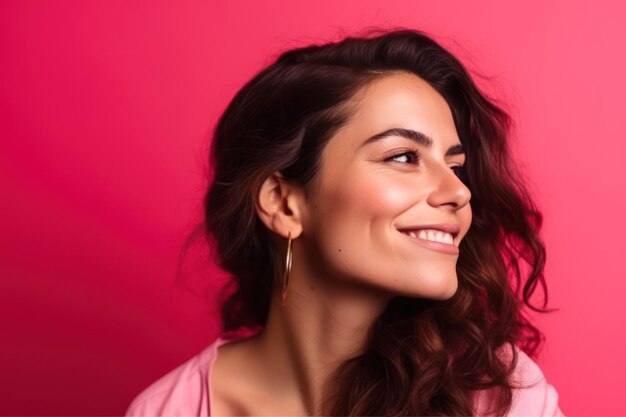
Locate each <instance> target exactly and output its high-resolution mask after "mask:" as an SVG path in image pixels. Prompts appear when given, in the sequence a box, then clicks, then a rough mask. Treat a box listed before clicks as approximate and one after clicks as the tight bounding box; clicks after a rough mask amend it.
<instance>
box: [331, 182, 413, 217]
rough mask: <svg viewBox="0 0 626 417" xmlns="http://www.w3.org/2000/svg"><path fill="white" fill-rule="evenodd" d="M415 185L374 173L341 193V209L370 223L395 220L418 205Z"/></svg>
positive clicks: (351, 184) (351, 183)
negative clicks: (349, 211) (378, 218)
mask: <svg viewBox="0 0 626 417" xmlns="http://www.w3.org/2000/svg"><path fill="white" fill-rule="evenodd" d="M415 191H416V189H415V188H414V184H413V185H411V184H410V183H409V182H407V181H400V180H398V179H392V178H389V176H384V175H380V176H376V175H372V174H371V173H367V174H363V175H360V176H356V177H355V178H353V180H352V181H350V184H349V186H346V187H343V190H342V192H340V193H339V198H338V205H339V206H343V207H346V208H347V209H350V210H351V211H354V210H356V212H357V213H361V214H362V215H363V216H365V217H368V218H370V219H372V218H375V217H379V216H380V217H385V218H387V219H389V218H390V217H395V216H397V215H399V214H400V213H402V212H403V211H405V210H407V209H409V208H410V207H411V206H413V205H415V203H416V201H417V200H416V197H417V195H416V192H415Z"/></svg>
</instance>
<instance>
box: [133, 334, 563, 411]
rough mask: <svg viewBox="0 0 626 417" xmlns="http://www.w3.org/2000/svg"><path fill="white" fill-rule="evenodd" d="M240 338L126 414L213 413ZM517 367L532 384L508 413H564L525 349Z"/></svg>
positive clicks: (153, 390)
mask: <svg viewBox="0 0 626 417" xmlns="http://www.w3.org/2000/svg"><path fill="white" fill-rule="evenodd" d="M234 340H238V339H224V338H222V337H219V338H217V339H216V340H215V341H214V342H213V343H212V344H210V345H209V346H207V347H206V348H205V349H204V350H203V351H201V352H200V353H199V354H197V355H196V356H194V357H193V358H191V359H189V360H188V361H187V362H185V363H183V364H182V365H180V366H179V367H177V368H176V369H174V370H172V371H170V372H169V373H168V374H166V375H165V376H163V377H161V378H160V379H158V380H157V381H156V382H154V383H152V385H150V386H148V387H147V388H146V389H144V390H143V391H142V392H141V393H140V394H139V395H138V396H137V397H135V399H134V400H133V401H132V403H131V404H130V406H129V407H128V410H127V411H126V415H127V416H210V415H211V406H210V404H211V396H212V390H211V387H210V386H209V377H210V374H211V369H212V367H213V363H215V359H216V358H217V348H218V347H219V346H221V345H223V344H226V343H229V342H231V341H234ZM516 350H517V352H518V355H519V360H518V364H517V367H516V369H515V375H516V376H517V378H516V380H521V382H522V383H523V384H524V385H525V386H528V385H530V387H528V388H520V389H514V390H513V405H512V406H511V410H510V411H509V413H508V414H507V416H551V417H553V416H556V417H564V416H563V413H562V412H561V410H560V409H559V406H558V397H559V396H558V394H557V391H556V390H555V389H554V387H553V386H552V385H550V384H549V383H548V382H547V380H546V378H545V377H544V375H543V372H542V371H541V369H540V368H539V366H538V365H537V364H536V363H535V362H534V361H533V360H532V359H531V358H530V357H529V356H528V355H526V354H525V353H524V352H523V351H522V350H520V349H519V348H517V347H516ZM487 393H488V391H480V393H479V395H478V396H477V401H476V405H477V407H475V410H476V411H477V414H483V413H480V410H483V411H484V407H485V406H487V405H488V400H489V398H488V394H487Z"/></svg>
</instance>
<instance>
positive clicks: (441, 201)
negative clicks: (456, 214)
mask: <svg viewBox="0 0 626 417" xmlns="http://www.w3.org/2000/svg"><path fill="white" fill-rule="evenodd" d="M433 181H434V182H435V184H434V187H433V189H432V191H431V193H430V194H429V195H428V203H429V204H430V205H431V206H433V207H438V206H442V205H449V206H451V207H452V208H453V209H454V210H459V209H461V208H463V207H465V205H467V204H468V203H469V201H470V198H471V197H472V193H471V192H470V190H469V188H467V186H466V185H465V184H464V183H463V181H461V179H460V178H459V177H458V176H457V175H456V174H455V173H454V171H452V169H450V168H449V167H447V166H445V167H442V169H441V170H439V172H438V173H437V175H433Z"/></svg>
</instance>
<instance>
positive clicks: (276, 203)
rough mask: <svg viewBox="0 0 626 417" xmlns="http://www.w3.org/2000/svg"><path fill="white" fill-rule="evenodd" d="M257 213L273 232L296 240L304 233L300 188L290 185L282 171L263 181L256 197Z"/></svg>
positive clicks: (302, 197)
mask: <svg viewBox="0 0 626 417" xmlns="http://www.w3.org/2000/svg"><path fill="white" fill-rule="evenodd" d="M256 197H257V198H256V211H257V214H258V215H259V218H260V219H261V221H262V222H263V223H264V224H265V225H266V226H267V227H268V228H269V229H270V230H272V231H273V232H275V233H277V234H278V235H280V236H283V237H285V238H287V237H288V236H289V233H291V237H292V239H295V238H296V237H298V236H299V235H300V233H302V204H303V203H304V194H303V192H302V189H301V188H300V187H297V186H295V185H292V184H289V183H288V182H287V181H286V180H285V177H284V176H283V174H282V173H281V172H280V171H276V172H274V173H273V174H271V175H270V176H269V177H267V178H266V179H265V181H263V183H262V184H261V187H260V190H259V194H258V195H257V196H256Z"/></svg>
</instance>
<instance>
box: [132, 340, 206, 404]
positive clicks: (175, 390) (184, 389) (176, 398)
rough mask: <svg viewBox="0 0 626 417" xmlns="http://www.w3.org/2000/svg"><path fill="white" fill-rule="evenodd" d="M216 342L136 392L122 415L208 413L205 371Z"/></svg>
mask: <svg viewBox="0 0 626 417" xmlns="http://www.w3.org/2000/svg"><path fill="white" fill-rule="evenodd" d="M216 343H217V341H215V342H213V343H211V344H210V345H209V346H207V347H206V348H205V349H203V350H202V351H201V352H200V353H198V354H197V355H195V356H194V357H192V358H191V359H189V360H187V361H186V362H184V363H183V364H181V365H180V366H178V367H176V368H175V369H173V370H171V371H170V372H168V373H167V374H165V375H164V376H162V377H161V378H159V379H158V380H156V381H155V382H153V383H152V384H151V385H149V386H148V387H147V388H145V389H144V390H143V391H141V392H140V393H139V395H137V396H136V397H135V398H134V399H133V401H132V402H131V403H130V405H129V406H128V409H127V410H126V414H125V415H126V416H160V415H171V416H174V415H177V416H182V415H185V416H191V415H194V416H208V415H209V403H208V401H209V398H208V393H209V392H208V370H209V368H210V365H211V361H212V360H213V356H214V352H215V347H216Z"/></svg>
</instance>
